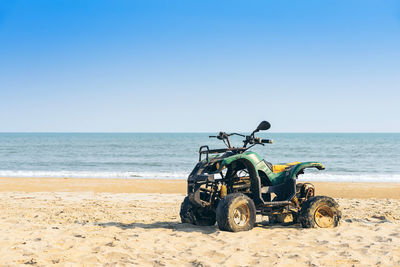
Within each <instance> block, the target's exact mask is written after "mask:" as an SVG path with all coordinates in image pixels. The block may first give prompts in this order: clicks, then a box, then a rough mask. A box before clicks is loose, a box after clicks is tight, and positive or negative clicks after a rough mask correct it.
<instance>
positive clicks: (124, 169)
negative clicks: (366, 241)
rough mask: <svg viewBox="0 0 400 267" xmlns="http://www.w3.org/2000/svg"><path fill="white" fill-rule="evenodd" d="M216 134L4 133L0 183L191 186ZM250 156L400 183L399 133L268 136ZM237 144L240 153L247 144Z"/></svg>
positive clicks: (351, 178) (322, 175) (330, 176)
mask: <svg viewBox="0 0 400 267" xmlns="http://www.w3.org/2000/svg"><path fill="white" fill-rule="evenodd" d="M209 135H215V133H0V177H72V178H105V179H107V178H120V179H154V178H157V179H186V178H187V176H188V175H189V173H190V171H191V170H192V168H193V167H194V166H195V165H196V163H197V162H198V158H199V155H198V150H199V147H200V146H201V145H208V146H209V147H210V148H223V147H224V144H223V143H222V141H220V140H217V139H210V138H209ZM258 136H259V137H262V138H269V139H273V140H274V143H273V144H266V145H265V146H261V145H257V146H255V147H253V148H252V149H251V150H252V151H255V152H257V153H259V154H260V155H261V156H262V157H263V158H264V159H265V160H267V161H269V162H271V163H273V164H277V163H286V162H293V161H301V162H305V161H318V162H321V163H323V164H324V165H325V166H326V169H325V170H322V171H319V170H314V169H310V170H306V171H305V173H304V174H303V175H301V176H300V177H299V179H300V180H308V181H337V182H400V133H268V132H263V133H260V134H259V135H258ZM231 141H232V143H233V144H234V145H235V146H241V145H242V144H243V143H242V138H241V137H233V138H232V140H231Z"/></svg>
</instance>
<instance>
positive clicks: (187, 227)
mask: <svg viewBox="0 0 400 267" xmlns="http://www.w3.org/2000/svg"><path fill="white" fill-rule="evenodd" d="M96 225H98V226H102V227H112V226H114V227H119V228H121V229H123V230H126V229H135V228H142V229H171V230H174V231H181V232H201V233H203V234H211V233H215V232H217V231H219V229H218V227H217V225H214V226H197V225H192V224H187V223H180V222H177V221H165V222H153V223H120V222H106V223H96ZM254 227H255V228H263V229H271V230H272V229H283V228H286V229H288V228H290V229H302V227H301V225H300V224H268V223H264V222H260V223H256V225H255V226H254Z"/></svg>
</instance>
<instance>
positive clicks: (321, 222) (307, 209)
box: [299, 196, 342, 228]
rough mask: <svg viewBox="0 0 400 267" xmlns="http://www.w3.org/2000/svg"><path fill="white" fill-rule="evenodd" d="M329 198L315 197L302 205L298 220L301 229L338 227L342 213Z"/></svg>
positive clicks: (336, 204)
mask: <svg viewBox="0 0 400 267" xmlns="http://www.w3.org/2000/svg"><path fill="white" fill-rule="evenodd" d="M338 208H339V205H338V203H337V202H336V201H335V200H334V199H333V198H331V197H325V196H316V197H311V198H309V199H308V200H307V201H306V202H304V203H303V205H302V207H301V210H300V214H299V220H300V222H301V225H302V226H303V228H314V227H319V228H331V227H336V226H338V225H339V221H340V218H341V215H342V213H341V212H340V210H339V209H338Z"/></svg>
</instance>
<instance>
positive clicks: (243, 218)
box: [217, 193, 256, 232]
mask: <svg viewBox="0 0 400 267" xmlns="http://www.w3.org/2000/svg"><path fill="white" fill-rule="evenodd" d="M255 222H256V207H255V205H254V202H253V200H251V199H250V198H249V197H248V196H246V195H244V194H241V193H234V194H229V195H227V196H226V197H224V198H223V199H222V200H220V202H219V203H218V207H217V223H218V227H219V229H220V230H223V231H231V232H239V231H248V230H251V229H253V227H254V223H255Z"/></svg>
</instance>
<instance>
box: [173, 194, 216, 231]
mask: <svg viewBox="0 0 400 267" xmlns="http://www.w3.org/2000/svg"><path fill="white" fill-rule="evenodd" d="M179 215H180V217H181V221H182V223H190V224H194V225H199V226H212V225H214V224H215V221H216V218H215V212H214V211H212V210H208V209H204V208H199V207H195V206H194V205H193V204H192V203H190V201H189V198H188V197H185V199H184V200H183V202H182V204H181V211H180V212H179Z"/></svg>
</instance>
